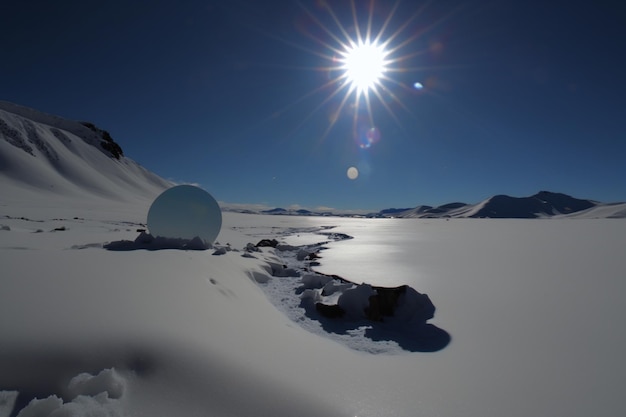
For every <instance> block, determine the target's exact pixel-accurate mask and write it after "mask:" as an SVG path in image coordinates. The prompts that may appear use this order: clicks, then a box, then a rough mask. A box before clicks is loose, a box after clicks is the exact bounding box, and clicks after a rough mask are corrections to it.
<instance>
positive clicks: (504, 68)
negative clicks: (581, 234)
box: [0, 0, 626, 209]
mask: <svg viewBox="0 0 626 417" xmlns="http://www.w3.org/2000/svg"><path fill="white" fill-rule="evenodd" d="M11 3H12V4H9V5H4V4H3V6H2V14H1V15H0V50H1V53H2V55H1V59H0V99H4V100H8V101H12V102H15V103H18V104H22V105H25V106H29V107H33V108H36V109H38V110H41V111H45V112H48V113H53V114H57V115H60V116H63V117H67V118H70V119H78V120H89V121H92V122H94V123H95V124H96V125H98V126H100V127H102V128H103V129H106V130H108V131H110V132H111V135H112V136H113V138H114V139H115V140H116V141H118V142H119V143H120V144H121V146H122V148H123V149H124V151H125V154H126V156H129V157H130V158H132V159H135V160H136V161H138V162H139V163H141V164H142V165H144V166H145V167H147V168H148V169H150V170H152V171H154V172H156V173H158V174H159V175H161V176H163V177H165V178H169V179H173V180H176V181H185V182H196V183H199V184H200V185H202V186H203V187H204V188H205V189H207V190H208V191H209V192H211V193H212V194H213V195H214V196H215V197H216V198H217V199H218V200H220V201H224V202H229V203H251V204H252V203H260V204H266V205H268V206H271V207H275V206H281V207H287V206H290V205H299V206H303V207H308V208H316V207H318V206H326V207H333V208H338V209H382V208H387V207H412V206H416V205H418V204H431V205H436V204H442V203H447V202H451V201H463V202H467V203H474V202H478V201H480V200H482V199H484V198H486V197H489V196H491V195H494V194H509V195H514V196H525V195H530V194H534V193H535V192H537V191H539V190H550V191H558V192H564V193H568V194H571V195H574V196H576V197H580V198H592V199H596V200H601V201H626V128H624V122H625V121H626V100H625V97H626V82H625V78H624V74H626V58H624V56H625V55H626V30H625V29H624V28H625V27H626V11H625V6H622V5H621V3H620V2H617V1H615V2H610V1H557V0H555V1H526V0H497V1H496V0H493V1H479V0H476V1H460V0H459V1H454V0H440V1H432V2H420V1H414V0H410V1H409V0H405V1H403V2H400V3H399V4H398V5H397V9H396V12H395V13H394V14H393V15H392V16H391V18H390V19H389V23H388V26H387V30H386V31H385V32H384V34H385V35H386V36H385V37H387V36H389V35H392V34H393V33H394V32H398V33H397V36H396V37H395V38H394V39H393V41H392V42H391V43H390V46H392V47H393V46H399V45H402V42H404V41H407V42H406V43H405V44H404V45H403V46H402V47H401V48H399V49H398V50H397V51H396V52H394V53H392V54H391V55H389V58H390V59H392V60H396V61H395V62H393V63H392V64H390V65H389V67H390V69H393V70H396V69H398V70H403V71H404V72H392V71H389V72H387V73H386V75H387V76H388V77H389V78H390V79H391V80H390V81H386V82H383V84H384V86H385V88H386V89H385V90H383V89H380V90H379V91H381V97H382V98H383V101H384V104H382V103H380V100H378V98H374V99H373V100H372V117H373V121H374V125H373V127H375V128H376V129H378V131H379V132H380V140H379V141H378V142H376V143H374V144H373V145H372V146H371V147H369V148H366V149H363V148H362V147H360V146H359V144H362V143H363V137H362V136H363V132H360V133H359V132H358V130H359V129H357V132H356V133H355V129H354V127H353V115H354V111H355V109H354V108H353V106H352V107H351V103H353V102H354V101H353V100H350V101H348V102H347V104H346V105H345V106H344V107H343V110H342V111H341V112H339V113H338V118H337V119H336V123H334V125H333V126H332V128H331V129H330V130H328V128H329V126H330V121H331V120H332V119H333V117H332V115H333V114H334V113H335V112H336V111H337V109H338V108H339V106H340V103H341V101H342V99H343V97H344V95H345V94H344V93H343V92H341V93H339V94H337V95H335V96H334V97H332V98H331V99H330V100H327V99H328V98H329V97H330V96H331V94H332V92H333V91H335V89H336V87H337V85H336V84H334V85H327V86H326V87H325V88H321V87H323V86H324V85H325V84H327V83H328V82H329V80H330V79H332V77H335V76H338V75H340V72H339V71H334V72H329V71H323V70H321V69H320V68H322V67H328V66H329V65H332V64H333V63H332V62H331V61H329V60H326V59H324V57H323V56H320V55H327V56H329V57H332V55H333V52H332V51H331V50H330V49H329V46H332V47H339V45H338V44H337V42H336V41H334V40H333V38H332V37H331V36H330V35H329V33H327V31H325V30H324V29H323V28H321V27H320V25H319V24H321V25H323V26H325V27H326V28H327V29H328V31H330V32H332V33H333V34H336V36H338V37H339V38H341V39H344V35H343V34H342V32H341V30H340V28H339V27H338V26H337V24H335V22H334V21H333V19H332V17H331V15H330V14H329V13H328V10H327V9H326V8H325V7H324V2H323V1H320V0H303V1H302V2H301V3H297V2H292V1H286V0H284V1H253V0H233V1H224V2H214V1H177V2H174V1H132V0H131V1H107V2H96V1H84V0H80V1H78V0H76V1H75V0H66V1H54V2H52V1H43V0H40V1H35V0H21V1H14V2H11ZM396 3H397V2H396V1H376V2H374V7H373V14H372V16H373V17H372V25H373V28H374V31H375V32H376V31H377V30H378V29H379V28H380V27H381V26H382V25H383V22H384V21H385V19H386V18H388V17H389V16H390V13H391V11H392V10H393V9H394V7H395V6H396ZM328 4H329V5H330V8H331V9H332V11H333V12H334V13H335V15H336V17H337V19H338V20H339V22H340V23H341V25H342V27H343V28H344V29H345V31H346V33H348V34H349V35H350V36H355V29H354V26H355V25H354V19H353V15H352V10H353V9H352V6H351V2H350V1H349V0H345V1H344V0H337V1H328ZM354 4H355V10H356V11H357V16H358V21H359V26H360V27H361V30H364V29H365V28H366V26H367V20H368V19H367V17H368V14H369V13H368V5H369V4H370V2H369V1H363V0H355V1H354ZM414 15H416V17H415V18H413V19H411V17H412V16H414ZM405 23H406V25H405ZM403 25H404V26H403ZM401 28H403V29H402V30H399V29H401ZM308 35H311V36H308ZM402 57H406V58H404V59H400V60H398V59H399V58H402ZM416 81H417V82H421V83H422V84H424V86H425V88H424V89H423V90H421V91H417V90H415V89H412V88H410V86H411V85H412V84H413V83H414V82H416ZM316 89H319V90H318V91H315V90H316ZM344 91H345V90H344ZM311 92H313V93H312V94H309V93H311ZM325 100H326V101H325ZM322 104H323V105H322ZM320 105H321V106H320ZM357 110H358V111H359V114H361V115H365V114H366V113H367V112H366V111H365V109H364V108H360V109H357ZM366 119H367V118H365V117H364V118H362V119H359V123H358V125H359V126H361V127H362V125H363V123H365V120H366ZM368 127H370V126H369V125H368ZM355 135H356V137H355ZM359 135H361V136H360V137H359ZM352 166H354V167H357V168H358V169H359V172H360V175H359V177H358V178H357V179H356V180H350V179H348V177H347V175H346V171H347V169H348V168H349V167H352Z"/></svg>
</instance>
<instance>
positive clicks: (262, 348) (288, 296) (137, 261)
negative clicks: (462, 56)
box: [0, 113, 626, 417]
mask: <svg viewBox="0 0 626 417" xmlns="http://www.w3.org/2000/svg"><path fill="white" fill-rule="evenodd" d="M10 114H11V115H14V114H15V113H10ZM11 115H9V116H7V115H6V114H5V115H4V116H3V117H5V118H8V119H11V118H13V119H11V120H13V121H12V122H11V123H13V124H12V126H13V128H15V129H19V128H22V127H23V122H24V120H22V119H19V118H18V116H17V115H16V116H11ZM19 117H21V116H19ZM35 118H36V117H35ZM5 120H6V119H5ZM30 120H33V119H30ZM46 120H48V119H46ZM53 122H54V121H52V122H51V123H53ZM20 126H22V127H20ZM35 126H36V127H37V129H38V131H39V132H40V133H39V136H38V137H40V138H44V139H45V141H46V142H45V144H46V146H49V147H50V149H53V150H54V151H55V152H57V153H58V154H59V155H61V154H62V155H63V158H62V159H60V160H62V161H64V162H63V164H57V165H54V164H53V163H51V162H50V159H49V158H48V157H47V156H46V155H44V154H43V153H38V152H39V150H38V148H33V149H34V151H33V152H34V153H35V154H36V155H30V154H28V153H26V152H24V151H23V150H21V149H19V148H17V147H15V146H13V145H10V144H8V143H7V142H5V141H1V140H0V162H2V165H0V166H1V167H2V169H0V187H1V188H0V276H1V279H0V282H1V285H2V287H1V289H0V415H11V416H15V415H19V416H20V417H25V416H35V417H40V416H57V417H58V416H75V415H76V416H77V415H93V416H105V415H106V416H152V415H158V416H170V415H171V416H206V415H211V416H229V417H231V416H295V415H297V416H304V417H307V416H311V417H313V416H346V417H347V416H350V417H352V416H359V417H374V416H377V417H382V416H385V417H386V416H398V417H404V416H406V417H409V416H411V417H413V416H446V417H456V416H469V417H473V416H475V417H485V416H493V417H500V416H513V417H516V416H520V417H521V416H530V415H532V416H546V417H547V416H550V417H552V416H557V415H558V416H561V415H567V416H574V417H575V416H581V417H583V416H584V417H587V416H590V415H593V416H607V417H608V416H611V417H613V416H619V415H626V403H625V402H624V400H623V392H624V391H625V390H626V379H625V378H624V375H626V362H625V361H624V360H623V352H625V351H626V330H625V327H624V326H623V318H624V317H626V303H624V302H623V294H624V293H625V292H626V279H625V278H626V273H625V271H626V257H625V256H624V251H623V248H624V247H626V222H624V221H623V220H616V219H602V220H586V219H558V220H557V219H550V220H479V219H453V220H450V221H446V220H443V219H432V220H425V219H419V220H418V219H348V218H322V217H283V216H263V215H249V214H240V213H224V223H223V226H222V230H221V232H220V235H219V236H218V238H217V241H218V242H216V244H215V246H216V248H215V250H213V249H211V250H201V249H202V248H194V249H199V250H181V249H163V247H167V246H168V244H169V243H168V244H162V243H163V242H160V243H158V245H160V246H159V247H158V248H154V247H152V248H150V249H155V250H143V249H139V248H138V247H137V246H136V245H135V246H133V245H134V244H135V240H136V239H137V238H138V237H140V236H141V238H140V240H139V243H141V244H149V242H148V243H146V241H145V240H144V239H147V238H146V235H145V234H142V233H143V232H142V230H143V229H145V220H146V216H147V213H148V208H149V206H150V203H151V202H152V199H153V198H154V197H156V196H157V195H158V193H159V192H160V191H161V190H162V189H163V188H164V187H165V186H167V182H162V180H160V179H158V177H156V176H154V174H151V173H149V172H147V171H145V170H144V169H142V168H140V167H138V166H137V165H136V164H134V163H131V162H130V160H128V159H121V160H120V161H116V160H113V159H111V158H108V157H106V155H105V157H106V158H108V159H101V158H100V157H99V156H97V155H98V154H97V153H94V152H92V151H93V150H92V149H91V148H87V147H83V145H82V144H81V145H76V149H78V150H80V152H78V150H77V151H76V152H74V151H73V150H71V149H70V148H67V147H66V149H67V151H66V150H64V148H63V147H62V146H61V145H59V144H56V143H55V142H52V140H53V138H52V137H49V136H46V135H48V133H46V128H44V127H42V126H43V125H40V124H39V125H35ZM57 128H58V127H57ZM64 132H65V133H64V134H66V135H67V136H68V137H70V136H69V135H70V134H71V132H69V131H67V130H64ZM55 138H56V136H55ZM71 138H72V142H71V143H74V142H77V143H78V138H77V137H76V138H75V137H71ZM84 143H85V146H91V147H93V146H92V145H90V144H88V143H86V142H84ZM63 146H65V145H63ZM43 148H44V147H42V149H43ZM96 151H98V152H99V153H100V154H102V155H104V154H103V153H102V152H100V151H99V150H97V149H96ZM87 157H89V158H92V159H91V160H90V163H89V164H83V163H82V162H81V159H82V160H85V158H87ZM68 164H69V166H72V167H74V168H72V169H66V166H67V165H68ZM94 167H96V169H94ZM38 170H39V171H38ZM34 173H36V175H35V174H34ZM40 175H44V176H43V177H40ZM76 176H80V178H77V177H76ZM120 178H124V180H123V181H122V180H120ZM92 184H95V188H91V185H92ZM320 233H322V234H320ZM323 233H326V234H323ZM328 233H331V234H328ZM342 234H345V235H349V236H351V237H353V239H340V238H337V237H340V236H344V235H342ZM261 239H277V240H278V241H279V242H280V246H279V247H277V248H269V247H264V248H257V249H253V248H255V246H254V245H253V244H252V245H250V243H256V242H258V241H259V240H261ZM124 241H126V242H131V243H126V244H124V245H126V247H125V249H126V250H107V249H106V248H105V245H107V244H114V245H113V246H115V245H122V244H121V243H120V242H124ZM142 242H143V243H142ZM170 243H171V242H170ZM316 244H320V245H318V246H315V245H316ZM301 245H304V247H301ZM311 245H313V246H311ZM319 246H322V247H324V248H326V249H324V250H321V251H320V252H319V255H320V256H321V259H316V260H311V259H310V258H309V259H308V260H307V256H306V255H305V253H304V252H310V251H311V249H312V248H319ZM157 249H158V250H157ZM303 251H304V252H303ZM316 262H317V263H319V265H318V264H317V263H316ZM306 268H308V269H306ZM316 271H318V272H325V273H328V274H338V275H341V276H342V277H344V278H347V279H349V280H351V281H353V282H356V283H358V284H360V283H361V282H365V283H366V285H362V286H356V287H355V286H353V285H352V284H345V285H346V287H345V288H343V289H339V290H338V291H337V292H336V293H333V291H327V292H326V293H324V294H322V293H321V292H315V291H318V290H319V286H320V285H324V286H326V285H329V284H331V285H333V286H339V285H342V284H338V283H336V282H334V281H328V279H327V278H323V277H322V276H321V275H320V274H319V273H317V272H316ZM401 284H409V285H411V286H412V287H413V288H415V289H416V290H417V291H419V292H423V293H426V294H428V296H429V297H430V299H431V300H432V303H433V304H434V306H435V307H436V311H435V315H434V318H433V319H432V320H430V321H429V323H431V324H432V325H433V326H437V328H439V329H442V331H445V332H446V333H447V334H449V335H450V336H451V340H450V342H449V344H447V343H446V344H442V346H440V349H439V350H435V351H434V352H420V351H419V349H416V348H414V347H415V345H411V344H408V345H406V344H404V342H405V341H406V340H405V338H406V336H407V332H408V331H409V330H410V329H408V328H407V327H403V326H399V327H398V326H394V325H393V324H394V323H393V320H391V327H385V326H387V325H386V324H383V325H382V327H381V326H379V325H377V324H372V323H370V324H366V323H365V322H364V321H362V318H359V317H356V318H354V319H353V320H354V321H352V322H348V321H345V322H342V323H348V324H350V323H351V324H350V325H351V326H352V325H353V326H352V328H349V329H345V328H344V329H342V331H337V328H336V327H335V328H333V327H332V326H331V327H330V328H329V327H328V326H324V325H323V323H322V322H319V321H318V322H316V320H315V317H314V316H312V315H307V314H306V309H305V307H306V305H304V306H302V305H300V302H301V301H306V297H307V296H310V297H311V298H312V299H315V298H317V297H322V298H323V297H326V298H327V299H328V298H332V297H333V295H334V294H339V296H338V297H337V301H338V302H339V298H340V297H341V294H346V291H343V290H347V289H356V291H355V292H353V293H349V294H352V295H356V296H355V297H351V296H350V297H347V298H345V299H344V300H343V301H342V303H343V304H344V305H345V306H346V308H347V309H348V310H351V312H352V313H353V314H354V313H355V312H356V313H357V315H358V312H359V309H354V306H355V305H359V303H361V302H362V301H363V300H364V297H365V296H367V295H368V294H369V291H370V290H369V289H368V286H369V285H383V286H395V285H401ZM333 290H335V289H333ZM307 291H308V292H307ZM311 291H313V292H311ZM342 291H343V292H342ZM305 293H306V295H305ZM303 298H304V300H303ZM409 300H416V298H409ZM327 301H328V300H327ZM411 305H412V304H411V303H408V304H406V306H407V310H403V311H401V312H400V314H399V315H400V316H403V317H409V316H410V312H409V310H410V307H411ZM355 323H356V324H355ZM354 324H355V325H354ZM396 324H397V323H396ZM368 326H370V328H368ZM380 335H383V336H384V337H383V338H381V337H379V336H380ZM10 410H12V411H10Z"/></svg>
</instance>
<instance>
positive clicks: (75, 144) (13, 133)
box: [0, 101, 172, 203]
mask: <svg viewBox="0 0 626 417" xmlns="http://www.w3.org/2000/svg"><path fill="white" fill-rule="evenodd" d="M0 183H1V184H2V193H0V195H1V197H0V199H2V200H3V201H2V202H3V203H7V202H8V201H6V199H8V198H18V199H27V200H28V199H30V198H29V197H31V196H33V195H34V194H36V195H37V196H38V197H41V196H42V195H45V194H55V195H59V194H60V195H64V196H67V197H68V199H70V200H71V199H72V198H80V199H90V200H93V201H94V202H96V201H97V200H102V199H106V200H107V201H111V200H113V201H119V202H128V200H129V199H130V200H146V201H148V200H153V199H154V197H155V196H156V195H158V194H159V193H160V192H162V191H163V190H164V189H166V188H168V187H169V186H171V185H172V184H171V183H169V182H168V181H166V180H164V179H163V178H161V177H159V176H158V175H156V174H154V173H152V172H150V171H148V170H147V169H145V168H143V167H142V166H140V165H139V164H138V163H136V162H135V161H133V160H131V159H129V158H127V157H125V156H124V154H123V151H122V148H121V147H120V146H119V145H118V144H117V143H116V142H115V141H114V140H113V139H112V138H111V135H110V134H109V133H108V132H107V131H105V130H102V129H99V128H98V127H96V126H95V125H94V124H93V123H89V122H77V121H72V120H66V119H63V118H60V117H57V116H52V115H49V114H45V113H42V112H39V111H37V110H33V109H30V108H27V107H24V106H20V105H17V104H13V103H9V102H6V101H0ZM39 200H40V198H39Z"/></svg>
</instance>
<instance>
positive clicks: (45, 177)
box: [0, 100, 626, 219]
mask: <svg viewBox="0 0 626 417" xmlns="http://www.w3.org/2000/svg"><path fill="white" fill-rule="evenodd" d="M0 180H2V181H1V184H2V193H0V198H2V200H3V201H7V200H8V198H9V196H21V197H24V196H27V197H28V198H31V199H32V198H35V197H37V198H39V199H41V197H42V195H44V196H45V193H55V194H59V193H63V194H64V195H67V196H73V197H77V198H85V197H88V198H90V199H113V200H117V201H127V200H128V199H129V196H132V199H140V200H142V201H144V202H145V201H148V202H150V201H152V200H153V199H154V198H155V197H156V196H157V195H158V194H160V193H161V192H162V191H163V190H165V189H167V188H169V187H171V186H172V185H174V184H173V183H171V182H170V181H167V180H165V179H163V178H161V177H159V176H158V175H157V174H155V173H153V172H151V171H149V170H148V169H146V168H144V167H142V166H141V165H139V164H138V163H136V162H135V161H133V160H132V159H130V158H128V157H126V156H124V153H123V150H122V148H121V146H120V145H119V144H118V143H117V142H115V141H114V140H113V138H112V137H111V135H110V134H109V132H107V131H106V130H103V129H101V128H99V127H97V126H96V125H95V124H93V123H91V122H84V121H83V122H80V121H72V120H68V119H64V118H62V117H58V116H54V115H50V114H47V113H43V112H40V111H37V110H34V109H31V108H28V107H25V106H20V105H18V104H14V103H10V102H7V101H1V100H0ZM9 191H10V192H9ZM222 210H225V211H239V212H245V213H251V214H266V215H291V216H358V217H375V218H448V219H449V218H522V219H533V218H563V217H568V218H626V203H601V202H598V201H594V200H585V199H579V198H575V197H571V196H569V195H567V194H562V193H558V192H551V191H539V192H538V193H536V194H534V195H531V196H527V197H511V196H508V195H504V194H499V195H494V196H492V197H489V198H487V199H485V200H483V201H481V202H479V203H476V204H467V203H463V202H453V203H447V204H443V205H440V206H437V207H433V206H428V205H419V206H416V207H413V208H387V209H384V210H380V211H378V212H372V213H367V214H359V215H355V214H354V213H345V212H339V211H331V210H328V209H325V210H324V211H314V210H308V209H305V208H298V209H284V208H273V209H258V210H253V209H249V208H245V209H234V208H229V207H228V205H227V204H222Z"/></svg>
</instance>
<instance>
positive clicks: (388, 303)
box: [365, 285, 407, 321]
mask: <svg viewBox="0 0 626 417" xmlns="http://www.w3.org/2000/svg"><path fill="white" fill-rule="evenodd" d="M406 289H407V286H406V285H402V286H400V287H394V288H384V287H374V290H375V291H376V294H374V295H371V296H370V297H369V306H368V307H366V308H365V316H366V317H367V318H368V319H369V320H373V321H381V320H382V317H383V316H393V315H394V311H395V308H396V306H397V305H398V298H399V297H400V295H402V294H404V293H406Z"/></svg>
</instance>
